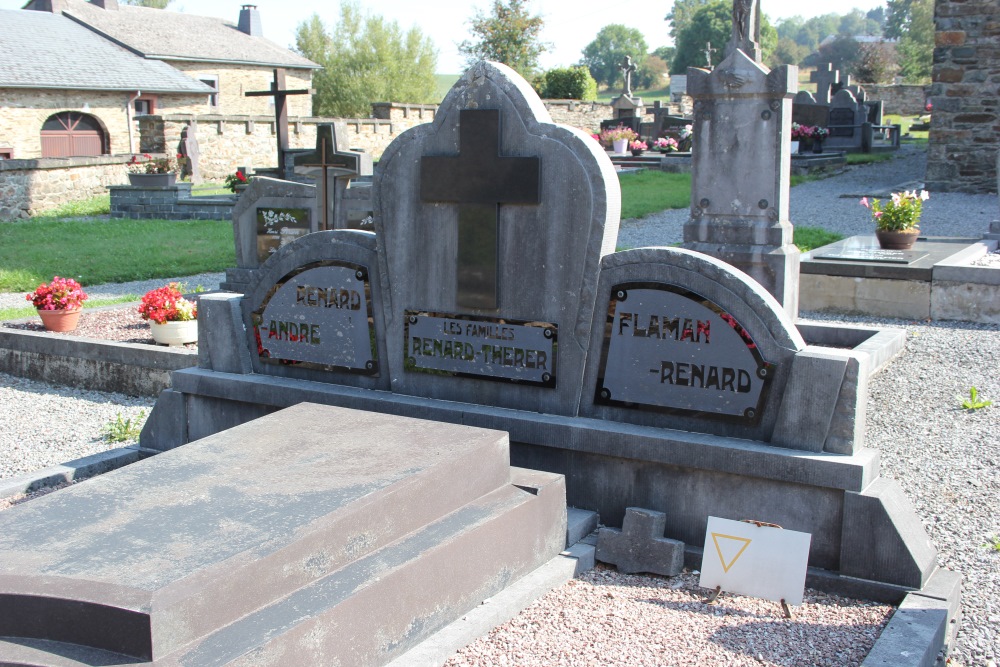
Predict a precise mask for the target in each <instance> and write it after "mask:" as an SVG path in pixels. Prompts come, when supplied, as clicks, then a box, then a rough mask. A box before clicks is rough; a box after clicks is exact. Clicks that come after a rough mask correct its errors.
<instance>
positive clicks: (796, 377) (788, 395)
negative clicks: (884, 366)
mask: <svg viewBox="0 0 1000 667" xmlns="http://www.w3.org/2000/svg"><path fill="white" fill-rule="evenodd" d="M849 357H850V353H849V352H847V351H846V350H834V349H828V348H818V347H807V348H806V349H804V350H801V351H800V352H798V353H797V354H796V355H795V357H794V358H793V359H792V371H791V373H790V374H789V377H788V384H787V386H786V387H785V394H784V398H783V400H782V401H781V408H780V409H779V410H778V420H777V422H776V423H775V425H774V435H773V436H772V438H771V444H774V445H778V446H780V447H789V448H791V449H804V450H807V451H811V452H819V451H822V450H823V445H824V444H825V443H826V440H827V435H828V433H829V432H830V422H831V421H832V420H833V414H834V410H835V409H836V407H837V400H838V397H839V395H840V392H841V386H842V385H843V383H844V374H845V373H846V371H847V362H848V359H849Z"/></svg>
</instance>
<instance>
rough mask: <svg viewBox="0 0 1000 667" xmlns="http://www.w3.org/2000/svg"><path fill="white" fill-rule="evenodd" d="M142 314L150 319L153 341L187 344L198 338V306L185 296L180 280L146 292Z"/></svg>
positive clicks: (168, 343) (140, 311)
mask: <svg viewBox="0 0 1000 667" xmlns="http://www.w3.org/2000/svg"><path fill="white" fill-rule="evenodd" d="M139 314H140V315H141V316H142V319H144V320H149V330H150V332H151V333H152V334H153V340H154V341H156V342H157V343H159V344H161V345H184V344H185V343H194V342H195V341H197V340H198V319H197V318H198V306H197V304H195V302H194V301H189V300H188V299H185V298H184V295H183V294H181V291H180V285H179V284H178V283H170V284H169V285H165V286H163V287H160V288H158V289H154V290H151V291H149V292H146V294H145V295H144V296H143V297H142V303H141V304H139Z"/></svg>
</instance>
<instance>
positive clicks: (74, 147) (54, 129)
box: [42, 111, 111, 157]
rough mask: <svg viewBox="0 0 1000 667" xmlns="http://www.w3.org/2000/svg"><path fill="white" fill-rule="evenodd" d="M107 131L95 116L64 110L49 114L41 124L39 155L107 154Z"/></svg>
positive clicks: (108, 148)
mask: <svg viewBox="0 0 1000 667" xmlns="http://www.w3.org/2000/svg"><path fill="white" fill-rule="evenodd" d="M110 152H111V151H110V146H109V142H108V135H107V132H105V131H104V127H103V126H102V125H101V121H99V120H98V119H97V118H95V117H94V116H91V115H88V114H85V113H78V112H76V111H63V112H62V113H57V114H55V115H53V116H49V118H48V120H46V121H45V124H44V125H42V157H73V156H80V155H107V154H108V153H110Z"/></svg>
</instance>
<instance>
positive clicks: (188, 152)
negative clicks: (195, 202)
mask: <svg viewBox="0 0 1000 667" xmlns="http://www.w3.org/2000/svg"><path fill="white" fill-rule="evenodd" d="M180 153H181V155H183V156H184V157H185V158H186V159H187V160H186V162H185V163H184V169H183V170H182V171H181V176H189V177H190V179H191V183H192V185H197V184H198V183H201V180H202V179H201V150H200V149H199V148H198V123H197V122H195V121H191V122H190V123H188V124H187V127H185V128H184V129H183V130H182V131H181V151H180Z"/></svg>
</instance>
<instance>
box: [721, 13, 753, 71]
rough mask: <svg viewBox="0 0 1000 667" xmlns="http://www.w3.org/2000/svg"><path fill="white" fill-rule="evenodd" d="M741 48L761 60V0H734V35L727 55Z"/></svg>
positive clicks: (751, 56)
mask: <svg viewBox="0 0 1000 667" xmlns="http://www.w3.org/2000/svg"><path fill="white" fill-rule="evenodd" d="M735 49H739V50H741V51H743V53H745V54H747V55H748V56H750V58H752V59H753V60H755V61H756V62H760V2H759V1H758V0H733V36H732V38H731V39H730V40H729V47H728V48H727V49H726V55H727V56H728V55H730V54H731V53H732V52H733V50H735Z"/></svg>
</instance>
